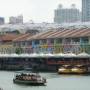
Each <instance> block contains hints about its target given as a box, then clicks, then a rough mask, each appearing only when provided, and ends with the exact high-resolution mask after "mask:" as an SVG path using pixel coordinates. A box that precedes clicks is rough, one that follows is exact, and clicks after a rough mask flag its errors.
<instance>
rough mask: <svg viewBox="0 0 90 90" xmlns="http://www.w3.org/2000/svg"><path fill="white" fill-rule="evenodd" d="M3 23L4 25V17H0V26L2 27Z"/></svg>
mask: <svg viewBox="0 0 90 90" xmlns="http://www.w3.org/2000/svg"><path fill="white" fill-rule="evenodd" d="M4 23H5V20H4V17H0V25H2V24H4Z"/></svg>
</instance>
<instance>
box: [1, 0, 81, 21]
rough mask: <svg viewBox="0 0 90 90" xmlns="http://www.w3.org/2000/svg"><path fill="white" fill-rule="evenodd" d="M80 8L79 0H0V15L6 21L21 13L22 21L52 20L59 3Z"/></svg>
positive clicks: (66, 6)
mask: <svg viewBox="0 0 90 90" xmlns="http://www.w3.org/2000/svg"><path fill="white" fill-rule="evenodd" d="M73 3H74V4H76V7H77V8H79V9H80V10H81V0H0V16H1V17H5V21H6V22H8V18H9V17H10V16H18V15H21V14H22V15H23V17H24V22H28V21H30V20H33V21H34V22H36V23H41V22H50V23H51V22H53V18H54V10H55V9H57V7H58V5H59V4H63V7H65V8H70V5H71V4H73Z"/></svg>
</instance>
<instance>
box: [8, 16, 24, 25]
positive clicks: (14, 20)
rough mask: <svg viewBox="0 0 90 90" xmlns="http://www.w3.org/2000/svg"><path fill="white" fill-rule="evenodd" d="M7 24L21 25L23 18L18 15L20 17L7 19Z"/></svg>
mask: <svg viewBox="0 0 90 90" xmlns="http://www.w3.org/2000/svg"><path fill="white" fill-rule="evenodd" d="M9 23H10V24H21V23H23V16H22V15H20V16H17V17H13V16H12V17H10V18H9Z"/></svg>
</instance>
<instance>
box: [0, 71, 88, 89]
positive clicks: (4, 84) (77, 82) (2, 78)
mask: <svg viewBox="0 0 90 90" xmlns="http://www.w3.org/2000/svg"><path fill="white" fill-rule="evenodd" d="M40 74H41V75H42V76H44V77H46V78H47V84H46V86H27V85H18V84H14V83H13V80H12V79H13V77H14V72H8V71H0V87H1V88H3V90H90V75H58V74H57V73H40Z"/></svg>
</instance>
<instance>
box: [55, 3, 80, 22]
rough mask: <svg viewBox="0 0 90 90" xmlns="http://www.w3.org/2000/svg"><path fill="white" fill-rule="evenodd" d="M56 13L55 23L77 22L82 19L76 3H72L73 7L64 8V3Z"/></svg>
mask: <svg viewBox="0 0 90 90" xmlns="http://www.w3.org/2000/svg"><path fill="white" fill-rule="evenodd" d="M54 13H55V16H54V22H55V23H75V22H78V21H80V19H81V13H80V11H79V9H76V8H75V5H74V4H72V7H71V8H63V7H62V5H59V7H58V9H56V10H55V12H54Z"/></svg>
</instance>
